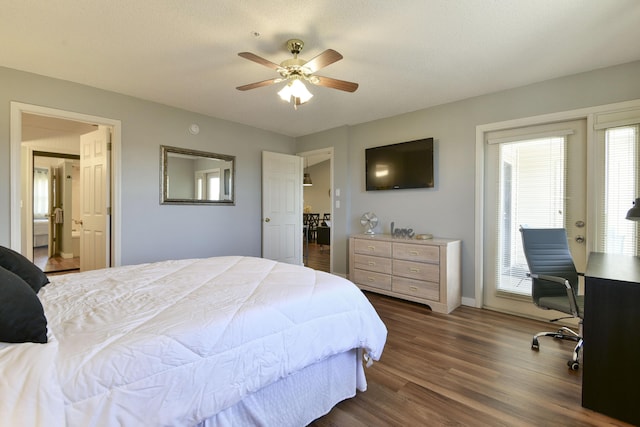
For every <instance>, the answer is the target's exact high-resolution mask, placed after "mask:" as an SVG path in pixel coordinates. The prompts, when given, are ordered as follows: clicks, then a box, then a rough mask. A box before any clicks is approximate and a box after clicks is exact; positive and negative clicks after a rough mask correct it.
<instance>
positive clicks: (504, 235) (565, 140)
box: [483, 120, 587, 316]
mask: <svg viewBox="0 0 640 427" xmlns="http://www.w3.org/2000/svg"><path fill="white" fill-rule="evenodd" d="M486 138H487V149H486V158H485V160H486V162H487V163H486V167H485V171H486V178H487V179H486V183H487V184H486V185H487V186H486V192H485V197H486V199H485V200H486V201H487V203H486V204H485V216H484V217H485V220H486V223H485V227H486V229H487V230H488V232H487V233H486V234H485V236H486V240H485V254H487V255H489V256H487V257H486V258H485V260H484V261H485V265H484V266H483V271H484V272H485V274H486V277H485V284H486V286H485V287H484V296H483V301H484V305H485V307H487V308H492V309H496V310H499V311H506V312H510V313H514V314H519V315H525V316H542V315H543V314H541V313H538V312H540V311H541V310H539V309H537V308H536V307H535V306H534V305H533V304H532V303H531V279H530V277H528V275H527V273H528V267H527V263H526V260H525V257H524V251H523V249H522V241H521V238H520V231H519V229H520V227H538V228H554V227H555V228H565V229H566V230H567V234H568V235H569V237H570V241H569V246H570V249H571V253H572V256H573V259H574V262H575V263H576V267H577V268H578V271H584V268H585V265H586V255H587V248H586V244H585V241H586V238H587V236H586V230H585V227H584V226H585V224H586V182H585V179H584V177H585V176H586V171H585V168H586V145H587V144H586V120H573V121H564V122H556V123H552V124H540V125H534V126H526V127H521V128H516V129H507V130H497V131H493V132H489V133H487V135H486ZM545 314H547V313H545ZM551 315H554V314H551Z"/></svg>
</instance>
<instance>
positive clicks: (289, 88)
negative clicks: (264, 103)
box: [278, 78, 313, 105]
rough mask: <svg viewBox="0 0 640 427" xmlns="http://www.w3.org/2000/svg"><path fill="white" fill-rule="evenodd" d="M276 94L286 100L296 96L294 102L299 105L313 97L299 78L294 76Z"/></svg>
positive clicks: (288, 100) (289, 100)
mask: <svg viewBox="0 0 640 427" xmlns="http://www.w3.org/2000/svg"><path fill="white" fill-rule="evenodd" d="M278 96H280V98H281V99H282V100H283V101H287V102H291V99H292V98H297V99H294V101H295V104H296V105H300V104H304V103H305V102H308V101H309V100H310V99H311V98H312V97H313V94H312V93H311V92H309V90H308V89H307V87H306V86H305V85H304V83H302V81H300V79H298V78H295V79H293V80H291V82H289V83H288V84H287V85H286V86H285V87H283V88H282V89H281V90H280V91H279V92H278Z"/></svg>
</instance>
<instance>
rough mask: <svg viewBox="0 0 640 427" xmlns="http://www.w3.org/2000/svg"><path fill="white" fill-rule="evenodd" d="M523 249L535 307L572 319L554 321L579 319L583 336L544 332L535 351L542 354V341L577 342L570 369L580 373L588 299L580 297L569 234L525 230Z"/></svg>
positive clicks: (534, 345)
mask: <svg viewBox="0 0 640 427" xmlns="http://www.w3.org/2000/svg"><path fill="white" fill-rule="evenodd" d="M520 232H521V233H522V245H523V248H524V254H525V257H526V259H527V264H528V265H529V271H530V274H529V275H530V277H531V280H532V289H531V293H532V297H533V303H534V304H535V305H536V306H538V307H540V308H542V309H544V310H556V311H559V312H562V313H565V314H569V316H564V317H560V318H557V319H553V320H551V321H552V322H556V321H558V320H561V319H568V318H579V319H580V322H579V327H580V330H579V333H576V332H575V331H573V330H571V329H570V328H567V327H564V326H563V327H561V328H560V329H558V330H557V331H556V332H540V333H538V334H536V335H535V336H534V337H533V341H532V343H531V348H532V349H533V350H539V349H540V345H539V343H538V338H540V337H553V338H556V339H563V340H570V341H575V342H576V346H575V348H574V350H573V356H572V357H571V359H569V361H568V362H567V365H568V366H569V367H570V368H571V369H573V370H577V369H578V368H579V366H580V363H579V356H580V350H581V349H582V345H583V341H582V319H583V311H584V297H583V296H578V272H577V271H576V267H575V265H574V263H573V258H572V257H571V252H569V243H568V240H567V231H566V230H565V229H564V228H526V227H521V228H520Z"/></svg>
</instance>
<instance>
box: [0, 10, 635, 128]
mask: <svg viewBox="0 0 640 427" xmlns="http://www.w3.org/2000/svg"><path fill="white" fill-rule="evenodd" d="M255 33H259V36H257V35H255ZM290 38H300V39H302V40H303V41H304V42H305V48H304V50H303V52H302V54H301V55H300V56H301V57H302V58H305V59H311V58H312V57H314V56H316V55H317V54H319V53H320V52H322V51H324V50H325V49H328V48H332V49H335V50H337V51H338V52H340V53H341V54H342V55H343V56H344V59H343V60H341V61H339V62H336V63H335V64H332V65H330V66H328V67H327V68H324V69H323V70H321V71H320V72H319V73H318V74H320V75H323V76H327V77H333V78H337V79H343V80H348V81H353V82H357V83H359V84H360V87H359V89H358V90H357V91H356V92H355V93H347V92H342V91H338V90H334V89H328V88H324V87H316V86H310V87H309V89H310V90H311V92H312V93H313V94H314V95H315V96H314V98H313V99H312V100H311V101H310V102H309V103H308V104H306V105H303V106H301V107H299V108H298V110H297V111H294V109H293V108H292V106H291V105H290V104H287V103H285V102H283V101H281V100H280V99H279V98H278V97H277V95H276V92H277V91H278V90H279V89H280V87H281V86H282V85H283V84H282V83H281V84H279V85H274V86H270V87H263V88H258V89H254V90H250V91H247V92H240V91H238V90H236V89H235V88H236V86H240V85H243V84H247V83H252V82H255V81H260V80H266V79H270V78H273V77H277V74H276V73H275V71H274V70H271V69H269V68H266V67H263V66H261V65H259V64H257V63H254V62H251V61H248V60H246V59H243V58H240V57H239V56H238V55H237V53H238V52H243V51H249V52H252V53H255V54H257V55H259V56H262V57H264V58H266V59H269V60H270V61H272V62H276V63H280V62H281V61H283V60H285V59H288V58H290V57H291V55H290V53H289V52H287V51H286V47H285V44H286V41H287V40H288V39H290ZM638 59H640V1H638V0H606V1H605V0H393V1H392V0H321V1H319V0H297V1H284V0H216V1H213V0H209V1H202V0H161V1H160V0H134V1H132V0H109V1H105V0H82V1H75V0H74V1H72V0H59V1H42V0H5V1H3V2H2V12H1V13H0V66H5V67H9V68H14V69H18V70H24V71H29V72H33V73H37V74H42V75H46V76H51V77H55V78H59V79H63V80H69V81H73V82H78V83H82V84H86V85H90V86H94V87H98V88H103V89H107V90H110V91H115V92H119V93H123V94H127V95H132V96H135V97H139V98H143V99H147V100H151V101H156V102H159V103H163V104H167V105H171V106H176V107H180V108H184V109H186V110H190V111H194V112H198V113H202V114H206V115H209V116H214V117H218V118H222V119H227V120H231V121H235V122H239V123H245V124H248V125H251V126H255V127H258V128H262V129H268V130H272V131H275V132H278V133H281V134H285V135H290V136H294V137H295V136H301V135H307V134H310V133H313V132H317V131H321V130H325V129H330V128H334V127H337V126H342V125H354V124H358V123H363V122H367V121H371V120H376V119H380V118H384V117H389V116H393V115H397V114H402V113H406V112H410V111H415V110H419V109H422V108H426V107H429V106H433V105H438V104H442V103H446V102H450V101H454V100H459V99H464V98H469V97H473V96H477V95H481V94H485V93H491V92H495V91H499V90H503V89H508V88H512V87H517V86H522V85H526V84H530V83H534V82H538V81H543V80H547V79H551V78H555V77H560V76H565V75H570V74H575V73H579V72H583V71H588V70H593V69H597V68H601V67H606V66H610V65H615V64H621V63H625V62H630V61H634V60H638ZM639 78H640V76H639Z"/></svg>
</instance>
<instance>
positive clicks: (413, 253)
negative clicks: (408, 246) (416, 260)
mask: <svg viewBox="0 0 640 427" xmlns="http://www.w3.org/2000/svg"><path fill="white" fill-rule="evenodd" d="M409 253H410V254H411V255H419V254H420V252H418V251H409Z"/></svg>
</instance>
